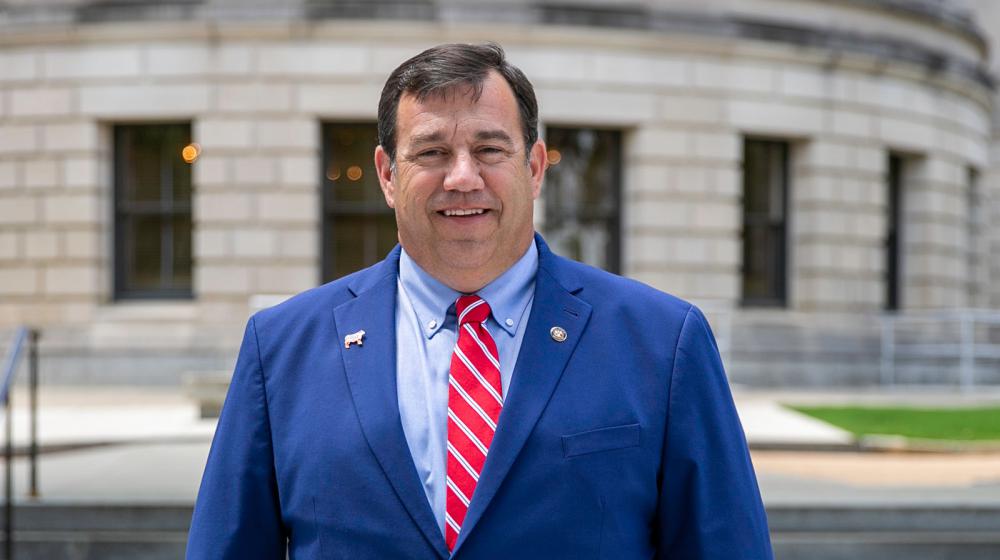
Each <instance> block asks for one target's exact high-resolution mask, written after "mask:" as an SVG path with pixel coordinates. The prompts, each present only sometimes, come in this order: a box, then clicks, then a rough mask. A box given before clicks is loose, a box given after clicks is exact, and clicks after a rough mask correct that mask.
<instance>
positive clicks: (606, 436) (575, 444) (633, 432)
mask: <svg viewBox="0 0 1000 560" xmlns="http://www.w3.org/2000/svg"><path fill="white" fill-rule="evenodd" d="M641 434H642V427H641V426H640V425H639V424H625V425H622V426H610V427H607V428H598V429H596V430H588V431H586V432H581V433H579V434H572V435H568V436H563V437H562V447H563V457H565V458H569V457H575V456H577V455H586V454H588V453H599V452H601V451H613V450H615V449H625V448H627V447H636V446H637V445H639V443H640V435H641Z"/></svg>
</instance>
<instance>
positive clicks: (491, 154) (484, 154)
mask: <svg viewBox="0 0 1000 560" xmlns="http://www.w3.org/2000/svg"><path fill="white" fill-rule="evenodd" d="M477 153H478V154H479V157H480V158H481V159H483V160H484V161H487V162H496V161H500V160H502V159H505V158H506V157H507V150H505V149H503V148H501V147H499V146H483V147H482V148H479V149H478V150H477Z"/></svg>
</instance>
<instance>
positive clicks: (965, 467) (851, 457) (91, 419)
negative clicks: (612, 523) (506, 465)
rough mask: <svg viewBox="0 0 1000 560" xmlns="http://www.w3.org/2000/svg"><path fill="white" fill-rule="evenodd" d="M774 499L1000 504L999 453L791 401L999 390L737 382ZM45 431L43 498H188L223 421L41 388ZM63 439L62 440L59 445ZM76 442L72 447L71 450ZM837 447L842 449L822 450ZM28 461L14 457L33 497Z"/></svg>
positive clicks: (18, 422) (168, 402)
mask: <svg viewBox="0 0 1000 560" xmlns="http://www.w3.org/2000/svg"><path fill="white" fill-rule="evenodd" d="M735 398H736V402H737V407H738V409H739V411H740V415H741V419H742V422H743V426H744V429H745V431H746V433H747V438H748V440H749V442H750V444H751V447H752V449H753V451H752V455H753V459H754V463H755V465H756V468H757V472H758V477H759V480H760V484H761V488H762V492H763V494H764V497H765V501H767V502H768V503H769V504H772V503H781V504H788V503H805V502H810V503H816V502H819V503H844V502H845V501H853V502H859V503H886V502H887V501H888V502H899V503H905V502H913V503H926V502H927V501H932V502H940V503H957V502H961V503H989V504H1000V453H996V452H994V453H961V454H919V453H858V452H850V451H846V450H849V449H852V446H853V444H854V442H853V438H852V436H851V435H850V434H847V433H846V432H844V431H842V430H839V429H836V428H834V427H832V426H829V425H827V424H824V423H822V422H819V421H817V420H814V419H812V418H809V417H806V416H804V415H801V414H799V413H796V412H794V411H791V410H789V409H787V408H785V407H783V406H782V403H794V404H816V403H831V404H833V403H869V404H876V403H880V404H881V403H896V404H900V403H907V404H937V405H943V404H947V405H956V406H961V405H967V404H968V405H971V404H984V403H998V402H1000V392H996V391H994V392H982V391H981V392H977V393H976V394H974V395H964V394H961V393H955V392H948V391H938V392H937V393H936V394H931V393H929V392H926V391H921V392H885V391H870V392H853V393H830V392H826V393H820V392H773V391H768V392H761V391H747V390H739V389H737V390H736V391H735ZM39 400H40V414H39V421H38V422H39V432H40V441H41V444H42V446H43V447H44V448H49V449H51V450H52V451H50V452H46V453H43V454H42V456H41V461H40V467H39V475H40V486H41V495H42V500H43V501H55V502H78V501H79V502H101V503H115V502H133V503H135V502H177V503H191V502H192V501H193V500H194V498H195V496H196V494H197V488H198V484H199V481H200V478H201V472H202V469H203V467H204V464H205V460H206V458H207V455H208V449H209V445H210V442H211V437H212V434H213V432H214V428H215V422H214V421H213V420H202V419H200V418H198V410H197V406H196V404H195V403H194V402H192V401H190V400H188V399H187V398H186V397H184V396H183V395H182V394H181V393H180V391H179V390H163V389H159V390H158V389H145V390H143V389H136V388H114V387H102V388H82V387H44V388H42V390H41V393H40V399H39ZM14 409H15V411H16V413H15V415H14V431H15V443H16V444H17V445H18V446H19V447H20V446H23V445H25V444H26V443H27V434H28V421H27V398H26V396H25V395H24V394H23V393H15V395H14ZM58 448H62V449H63V450H60V451H55V449H58ZM67 448H68V450H67ZM826 449H837V450H839V451H837V452H830V451H823V450H826ZM26 473H27V466H26V460H25V459H24V458H23V457H22V458H19V459H18V460H17V465H16V469H15V475H16V479H15V480H16V488H17V489H18V492H17V495H18V496H24V495H25V490H26V484H27V474H26Z"/></svg>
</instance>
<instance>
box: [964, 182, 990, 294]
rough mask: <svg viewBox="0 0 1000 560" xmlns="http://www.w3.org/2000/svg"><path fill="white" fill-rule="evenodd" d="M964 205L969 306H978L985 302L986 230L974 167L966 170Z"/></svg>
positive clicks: (985, 208) (981, 195)
mask: <svg viewBox="0 0 1000 560" xmlns="http://www.w3.org/2000/svg"><path fill="white" fill-rule="evenodd" d="M966 182H967V186H966V205H967V207H968V212H969V215H968V220H967V221H966V223H967V224H968V230H967V232H966V235H967V236H968V239H967V241H966V243H967V245H966V247H967V250H968V253H967V255H968V263H967V268H968V272H967V274H968V297H969V307H978V306H981V305H983V304H984V303H986V301H985V293H984V292H985V289H984V288H985V285H986V278H984V273H985V272H986V266H985V265H986V263H985V252H986V251H985V244H984V236H985V232H986V223H987V222H986V212H987V208H988V207H987V206H986V204H985V202H984V201H983V193H982V185H981V184H980V181H979V172H978V171H977V170H976V169H975V168H972V167H970V168H968V170H967V171H966Z"/></svg>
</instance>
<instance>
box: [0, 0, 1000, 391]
mask: <svg viewBox="0 0 1000 560" xmlns="http://www.w3.org/2000/svg"><path fill="white" fill-rule="evenodd" d="M796 9H797V10H799V9H800V8H796ZM817 9H818V8H817ZM831 9H832V8H829V7H824V8H823V10H825V11H826V12H828V11H830V10H831ZM834 11H837V10H834ZM826 12H824V13H826ZM843 12H844V13H840V12H839V11H838V13H839V14H840V15H839V16H838V17H845V18H849V17H851V16H849V15H845V14H846V13H847V12H850V10H844V11H843ZM792 15H794V16H795V18H800V17H801V18H806V17H807V16H808V15H809V14H807V13H798V12H796V14H791V15H789V17H791V16H792ZM814 15H815V14H814ZM775 17H778V16H775ZM824 17H825V16H824ZM858 17H859V18H860V17H861V16H858ZM873 17H874V16H873V15H872V14H865V15H864V18H862V19H864V20H865V22H869V23H870V21H869V20H871V19H872V18H873ZM793 19H794V18H793ZM859 21H860V20H859ZM894 21H895V20H894ZM813 23H814V24H815V25H816V26H817V27H821V24H822V22H821V21H820V20H815V21H813ZM539 25H540V24H539ZM866 25H867V23H866ZM893 25H894V26H895V27H894V28H893V29H896V31H898V30H899V29H904V28H905V29H904V30H908V32H909V33H910V35H911V39H912V40H913V41H915V42H916V43H921V42H923V43H925V44H930V45H938V46H939V47H940V48H941V50H942V51H943V52H948V53H952V54H954V53H959V54H962V55H970V53H974V52H976V48H975V47H974V46H971V47H970V46H969V44H966V42H963V41H962V40H958V39H955V38H954V37H953V36H952V35H949V34H948V33H945V35H948V36H949V37H950V38H949V39H947V40H945V39H942V36H943V35H942V31H941V30H940V29H931V28H928V27H927V26H925V25H914V26H912V27H907V26H906V24H904V23H903V22H902V21H895V23H894V24H893ZM74 29H75V31H74V32H73V33H64V34H62V35H60V34H58V33H55V34H53V33H52V32H51V30H50V32H48V34H46V33H42V32H39V34H38V35H37V36H32V35H31V34H18V35H16V36H9V37H7V38H4V39H0V329H5V328H10V327H12V326H14V325H16V324H19V323H23V322H30V323H34V324H38V325H40V326H42V327H43V328H45V327H48V328H49V330H50V331H51V332H52V333H53V334H52V336H51V337H50V338H49V340H50V342H49V344H50V345H51V346H50V349H51V350H52V351H53V352H56V351H57V350H58V351H65V352H64V354H63V355H65V356H67V358H66V359H65V360H64V363H65V367H66V368H68V369H66V370H65V371H64V373H65V376H64V377H65V378H66V379H71V378H72V375H71V362H72V356H73V355H74V354H73V351H74V350H73V349H76V350H77V351H79V352H78V353H87V354H88V355H94V354H95V353H98V354H99V353H100V352H109V353H111V354H109V355H112V354H113V355H114V356H115V359H121V360H125V361H122V362H115V363H122V364H127V363H128V362H127V356H128V355H129V352H130V351H131V350H134V349H136V348H140V349H141V348H147V349H149V348H153V349H158V350H157V351H160V352H161V354H169V353H171V352H173V353H174V354H177V353H184V352H188V351H191V352H192V354H191V355H201V356H204V358H205V359H204V360H201V361H200V362H198V361H197V360H196V362H197V363H203V364H204V367H209V366H210V365H211V364H215V365H211V367H218V364H219V363H224V362H225V360H226V359H229V357H231V355H232V352H233V350H234V346H235V344H236V343H238V340H239V333H240V325H241V324H242V323H243V322H244V321H245V319H246V316H247V313H248V312H249V311H250V308H249V300H250V298H252V297H253V296H254V295H257V294H291V293H295V292H298V291H301V290H304V289H308V288H310V287H312V286H315V285H317V284H318V283H319V281H320V270H319V269H320V261H321V257H320V248H321V239H320V231H321V227H320V223H321V208H320V205H321V192H320V188H321V185H322V170H321V169H320V167H321V159H322V154H321V151H322V146H321V137H320V127H321V123H323V122H325V121H345V122H357V121H372V122H373V121H374V118H375V109H376V103H377V99H378V95H379V92H380V90H381V87H382V83H383V81H384V79H385V77H386V75H387V74H388V73H389V72H390V71H391V70H392V69H393V68H394V67H395V66H396V65H397V64H398V63H399V62H401V61H402V60H404V59H405V58H407V57H409V56H412V55H413V54H414V53H416V52H418V51H419V50H421V49H422V48H424V47H426V46H429V45H431V44H435V43H439V42H445V41H481V40H484V39H492V40H496V41H499V42H500V43H502V44H504V45H505V47H506V49H507V51H508V55H509V57H510V58H511V60H512V61H513V62H514V63H515V64H517V65H518V66H520V67H521V68H522V69H523V70H524V71H525V73H526V74H527V75H528V76H529V77H530V78H531V79H532V81H533V82H534V84H535V87H536V89H537V93H538V97H539V101H540V106H541V118H542V128H543V129H544V125H546V124H551V125H562V126H594V127H605V128H614V129H618V130H622V131H623V132H624V136H623V138H624V146H623V148H624V150H623V168H624V169H623V173H624V177H623V193H622V209H621V210H622V224H623V231H622V234H623V236H622V243H623V246H622V256H623V259H622V263H623V272H624V274H626V275H629V276H632V277H635V278H637V279H639V280H642V281H644V282H647V283H649V284H651V285H653V286H655V287H657V288H660V289H663V290H666V291H669V292H673V293H675V294H677V295H680V296H682V297H685V298H689V299H692V300H693V301H695V302H697V303H699V304H702V305H705V306H706V307H708V308H712V309H723V310H726V313H728V314H729V315H730V316H731V320H730V321H729V324H730V327H727V328H725V329H723V330H724V331H725V332H724V333H723V335H722V336H720V338H725V339H727V340H725V341H724V342H725V344H726V346H727V347H729V348H732V349H733V353H732V357H731V359H732V360H735V362H733V363H731V364H730V365H731V367H732V371H733V372H734V376H735V377H736V379H737V381H739V380H740V379H741V378H742V379H744V380H746V381H748V382H753V383H761V384H766V383H769V382H774V383H794V380H795V374H794V372H793V370H794V369H795V368H796V367H801V366H797V365H796V364H801V363H810V364H813V366H810V373H809V374H808V376H806V375H805V374H801V375H800V378H801V379H802V380H806V378H807V377H808V382H810V383H812V382H814V381H816V380H822V379H829V380H831V382H838V380H839V382H845V383H855V382H859V380H864V379H870V378H871V376H870V375H868V374H867V373H859V372H860V371H862V370H863V371H868V372H870V371H871V369H870V368H869V366H871V363H870V362H865V363H866V364H867V365H864V366H858V367H860V368H861V369H858V368H853V367H848V368H846V369H849V370H851V371H849V372H848V371H846V370H845V366H844V364H843V363H839V364H838V363H837V359H838V358H837V356H838V355H841V356H844V355H848V354H852V353H853V355H855V356H856V355H858V353H857V352H856V351H855V350H857V349H858V348H862V349H865V352H862V353H861V354H863V355H868V354H869V353H866V352H867V351H868V350H870V349H871V348H872V340H873V338H872V337H874V336H877V335H876V334H871V333H868V331H865V333H867V334H863V336H861V338H860V339H857V340H855V339H851V340H849V341H848V342H845V343H843V344H840V345H839V346H838V345H835V344H833V345H829V346H826V347H823V346H822V344H821V343H822V340H823V339H824V336H825V335H824V333H827V334H830V333H832V334H831V339H838V338H837V337H838V335H837V334H836V333H837V332H841V331H838V330H837V329H841V326H842V322H841V321H842V320H843V318H844V317H853V318H854V320H855V321H859V322H864V323H872V322H873V321H874V320H876V319H877V318H878V317H880V316H881V312H882V310H883V308H884V305H885V274H886V264H885V263H886V261H885V246H884V245H885V230H886V224H887V216H886V212H887V198H886V175H887V161H888V157H889V154H890V153H893V154H898V155H900V156H902V157H903V158H904V161H905V181H904V182H905V186H904V195H903V196H904V225H903V228H904V236H903V239H904V244H903V275H904V280H903V287H904V288H903V297H902V299H903V302H904V303H903V305H904V308H905V309H927V308H953V307H963V306H967V305H970V304H978V303H977V302H976V301H973V300H971V299H970V297H969V294H970V289H969V286H970V276H969V275H970V271H969V270H968V266H967V264H968V262H969V260H968V259H969V257H968V255H969V251H970V247H972V246H974V245H975V243H973V242H972V241H970V240H969V239H968V227H967V222H968V217H969V215H970V209H969V208H968V207H967V206H968V197H967V189H968V170H969V169H970V168H972V169H977V170H979V178H980V181H981V184H982V185H983V191H984V193H993V192H994V191H995V190H996V186H995V185H996V184H997V174H996V171H995V164H994V162H995V161H997V160H996V158H995V156H993V155H991V153H990V149H991V145H992V143H991V138H992V137H991V128H990V126H991V125H990V123H991V114H992V113H991V112H992V110H993V109H992V107H991V105H990V100H991V95H992V92H991V91H990V90H989V89H988V88H987V87H986V86H985V85H984V84H983V83H980V82H976V81H975V80H972V79H971V78H968V77H967V76H966V77H961V76H957V75H953V74H948V73H945V72H939V73H934V72H928V71H927V70H926V69H924V68H920V67H917V66H915V65H912V64H911V65H908V64H906V63H901V62H893V63H890V62H889V61H887V60H886V59H884V58H880V57H879V56H876V55H872V54H864V53H851V52H832V51H830V50H827V49H823V48H819V47H816V48H804V47H801V46H795V45H790V44H783V43H781V42H775V41H767V40H756V39H753V38H747V37H720V36H717V35H715V36H713V35H710V34H705V35H699V34H692V33H683V32H680V33H674V32H650V31H634V30H633V31H629V30H615V29H601V30H599V31H595V30H593V29H585V28H574V27H572V26H562V27H558V26H555V27H552V28H551V29H546V30H545V31H546V33H533V32H530V29H534V28H532V27H530V26H529V28H528V29H529V31H525V27H524V26H523V25H515V24H503V25H499V24H497V25H487V24H470V25H468V26H461V27H458V26H451V25H447V24H444V23H437V22H425V23H420V24H412V23H406V24H403V23H398V22H391V21H384V22H371V21H359V22H346V21H327V22H309V23H301V24H299V25H290V24H288V23H287V22H284V23H282V22H250V23H239V22H231V23H227V24H225V25H221V26H220V25H215V24H212V23H207V22H187V23H162V22H160V23H129V24H122V25H114V24H104V25H99V26H86V25H81V26H78V27H76V28H74ZM894 32H895V31H894ZM971 42H972V43H974V41H971ZM970 56H971V55H970ZM179 121H180V122H190V123H191V125H192V133H193V139H194V141H195V142H197V143H199V144H200V145H201V148H202V153H201V156H200V158H199V159H198V160H197V161H196V162H195V163H194V164H193V180H194V195H193V219H194V232H193V233H194V237H193V245H194V247H193V253H194V285H193V291H194V294H195V297H194V299H193V300H190V301H181V302H155V301H154V302H116V301H114V297H113V289H112V268H113V262H112V261H113V255H112V241H113V240H112V231H111V230H112V221H113V215H112V188H113V180H112V172H111V163H112V154H111V148H112V146H111V139H110V136H111V135H110V133H111V130H112V127H113V126H114V125H115V124H119V123H121V124H128V123H147V122H148V123H155V122H179ZM747 138H766V139H776V140H783V141H786V142H788V143H789V146H790V148H791V150H790V173H789V175H790V197H789V221H788V232H789V233H788V240H787V247H788V254H787V256H788V286H789V295H788V302H787V309H784V310H759V309H754V308H744V307H741V293H740V292H741V266H742V258H743V256H742V238H741V232H742V196H743V192H742V191H743V184H742V166H743V162H742V157H743V145H744V141H745V140H746V139H747ZM990 196H992V194H991V195H990ZM994 221H995V220H994ZM982 235H983V236H985V237H988V238H989V239H993V240H995V239H996V235H997V233H996V231H995V229H988V230H987V231H984V232H983V233H982ZM992 243H993V244H992V245H988V244H987V245H986V246H987V247H993V249H992V252H987V255H988V257H987V260H988V263H989V264H988V265H987V266H986V267H985V268H986V269H987V270H988V271H990V272H989V273H988V274H990V275H993V276H995V272H996V270H997V267H998V265H997V264H996V263H997V262H998V261H1000V259H998V258H997V257H996V253H997V251H996V249H995V247H996V246H997V243H996V242H995V241H993V242H992ZM987 251H989V249H987ZM990 277H992V276H990ZM994 291H995V290H994ZM831 316H832V317H836V319H835V320H831V319H829V317H831ZM831 325H832V326H831ZM788 329H791V330H792V331H794V332H795V333H798V335H796V336H798V337H799V339H800V340H805V341H808V343H807V344H799V345H791V346H788V345H785V346H782V349H781V351H782V352H785V353H786V354H787V356H786V358H787V360H786V362H787V363H786V365H787V366H788V368H790V369H789V370H788V372H785V373H781V374H780V375H779V374H778V373H774V372H778V371H779V370H780V368H779V367H777V366H773V367H771V366H769V365H768V364H767V359H768V357H769V356H771V357H773V356H774V353H773V352H771V353H769V352H768V348H769V347H768V346H767V344H768V341H772V340H777V339H781V336H780V333H782V332H785V331H787V330H788ZM841 330H843V329H841ZM847 330H849V329H847ZM130 333H134V334H132V335H130ZM768 333H771V334H768ZM774 333H778V334H779V336H777V338H774V337H772V336H771V335H772V334H774ZM848 338H849V337H848ZM151 339H152V340H157V341H158V342H156V343H155V344H154V343H150V342H148V340H151ZM838 340H843V338H839V339H838ZM748 349H749V350H748ZM844 349H847V350H844ZM852 349H853V350H852ZM199 352H200V353H201V354H199ZM838 352H840V353H839V354H838ZM123 356H125V357H126V358H123ZM108 363H111V361H109V362H108ZM823 364H826V365H827V366H829V367H827V369H823V368H824V367H825V366H823ZM88 367H89V366H88ZM122 367H123V368H124V367H125V366H122ZM184 367H185V368H189V369H197V367H199V366H197V364H191V363H188V364H186V365H185V366H184ZM769 368H770V369H769ZM865 368H869V369H865ZM112 369H114V368H112ZM168 369H169V368H166V367H165V368H164V373H163V374H162V379H170V374H169V372H168V371H167V370H168ZM87 371H89V372H90V373H87V374H86V376H89V377H88V379H89V378H91V377H96V378H98V379H99V378H100V370H99V368H97V369H93V368H91V369H89V370H87ZM115 371H119V370H115ZM122 371H124V370H122ZM768 371H771V372H772V373H768ZM782 371H783V370H782ZM109 377H111V378H115V379H124V378H127V375H126V374H125V373H122V374H121V375H119V374H115V375H110V374H109Z"/></svg>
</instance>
